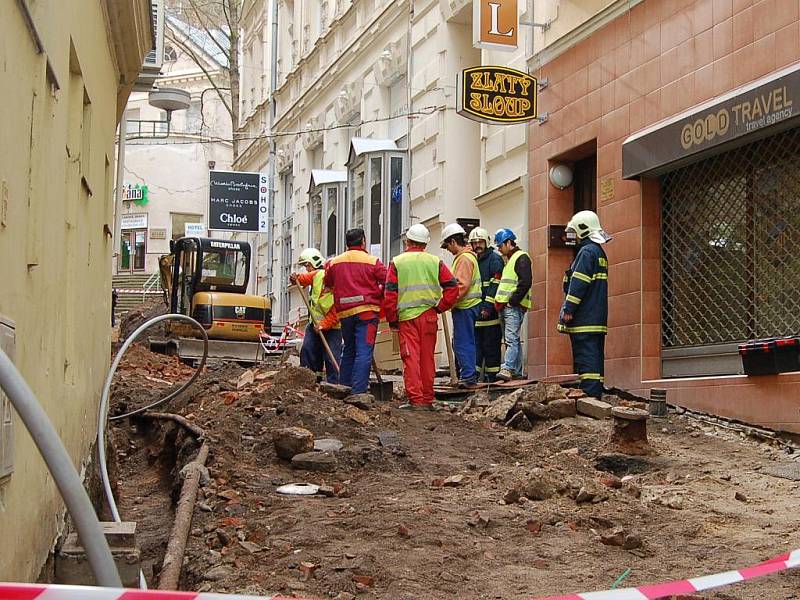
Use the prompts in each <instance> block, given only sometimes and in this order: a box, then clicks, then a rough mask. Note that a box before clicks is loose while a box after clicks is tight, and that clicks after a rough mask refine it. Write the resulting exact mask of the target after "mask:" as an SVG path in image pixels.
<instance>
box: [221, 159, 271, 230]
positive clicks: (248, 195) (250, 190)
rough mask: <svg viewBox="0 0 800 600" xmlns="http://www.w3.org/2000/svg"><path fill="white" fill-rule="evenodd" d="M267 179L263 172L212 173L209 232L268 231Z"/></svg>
mask: <svg viewBox="0 0 800 600" xmlns="http://www.w3.org/2000/svg"><path fill="white" fill-rule="evenodd" d="M267 181H268V178H267V176H266V175H262V174H261V173H246V172H242V171H211V172H210V185H209V207H208V229H209V230H214V231H242V232H252V233H258V232H266V231H267V210H268V207H267V199H268V194H269V185H268V184H267Z"/></svg>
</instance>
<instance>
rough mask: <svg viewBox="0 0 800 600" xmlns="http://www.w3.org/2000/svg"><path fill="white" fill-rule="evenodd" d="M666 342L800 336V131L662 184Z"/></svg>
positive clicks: (698, 343)
mask: <svg viewBox="0 0 800 600" xmlns="http://www.w3.org/2000/svg"><path fill="white" fill-rule="evenodd" d="M661 197H662V217H663V228H662V235H663V238H662V278H663V280H662V283H663V285H662V325H663V326H662V344H663V346H664V348H665V349H667V348H691V347H698V346H708V345H713V344H726V343H732V342H738V341H742V340H746V339H752V338H760V337H771V336H779V335H788V334H796V333H800V252H798V248H800V244H798V241H800V129H792V130H789V131H786V132H783V133H779V134H777V135H774V136H772V137H769V138H765V139H762V140H760V141H756V142H753V143H751V144H749V145H747V146H744V147H741V148H738V149H735V150H731V151H729V152H726V153H723V154H720V155H717V156H714V157H711V158H708V159H706V160H703V161H700V162H697V163H695V164H692V165H690V166H687V167H685V168H682V169H679V170H676V171H674V172H672V173H669V174H667V175H665V176H663V177H662V179H661Z"/></svg>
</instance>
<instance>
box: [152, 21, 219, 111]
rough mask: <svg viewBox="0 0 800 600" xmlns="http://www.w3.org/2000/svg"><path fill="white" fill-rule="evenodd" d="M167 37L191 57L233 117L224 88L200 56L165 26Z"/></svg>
mask: <svg viewBox="0 0 800 600" xmlns="http://www.w3.org/2000/svg"><path fill="white" fill-rule="evenodd" d="M167 38H168V39H169V41H170V42H172V43H173V44H176V45H178V46H179V47H180V48H181V49H182V50H183V51H184V52H186V53H187V54H188V55H189V56H191V57H192V62H194V63H195V64H196V65H197V66H198V67H199V68H200V70H201V71H203V75H205V76H206V79H208V82H209V83H210V84H211V86H212V87H213V88H214V90H215V91H216V92H217V95H218V96H219V98H220V100H221V101H222V104H223V106H225V110H226V111H228V114H229V115H230V116H231V119H233V117H234V115H233V110H232V108H231V106H230V103H229V101H228V99H227V98H226V97H225V94H224V93H223V91H222V90H223V89H224V88H220V86H218V85H217V83H216V82H215V81H214V76H213V75H212V74H211V73H210V72H209V71H208V69H207V68H206V67H205V65H204V64H203V61H202V60H201V59H200V57H198V56H197V54H196V53H195V51H194V50H193V49H192V48H191V47H190V46H189V45H188V44H186V43H185V42H184V41H183V40H182V39H180V38H179V37H178V36H177V35H176V34H175V32H174V31H173V30H172V28H169V27H168V28H167Z"/></svg>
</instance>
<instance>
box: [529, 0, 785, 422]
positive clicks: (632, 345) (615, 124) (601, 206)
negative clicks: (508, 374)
mask: <svg viewBox="0 0 800 600" xmlns="http://www.w3.org/2000/svg"><path fill="white" fill-rule="evenodd" d="M798 60H800V0H761V1H753V0H646V1H645V2H642V3H640V4H638V5H637V6H636V7H634V8H633V9H632V10H630V11H629V12H627V13H625V14H624V15H622V16H621V17H620V18H618V19H617V20H616V21H614V22H612V23H610V24H609V25H608V26H606V27H605V28H603V29H602V30H600V31H598V32H596V33H594V34H593V35H592V36H591V37H590V38H589V39H587V40H584V41H583V42H582V43H581V44H579V45H577V46H575V47H574V48H572V49H571V50H569V51H568V52H566V53H564V54H562V55H561V56H559V57H558V58H556V59H554V60H553V61H551V62H550V63H548V64H547V65H545V66H544V67H543V68H542V69H540V71H539V72H538V73H537V75H538V76H539V77H540V78H547V79H548V82H549V86H548V87H547V88H546V89H544V90H543V91H542V92H541V93H540V95H539V111H540V113H544V112H547V113H549V120H548V121H547V122H546V123H544V124H541V125H538V124H536V125H532V126H531V128H530V159H529V173H530V177H531V185H530V190H531V199H530V212H529V214H530V219H531V221H530V236H529V239H530V240H531V244H532V256H533V261H534V290H533V291H534V299H535V307H534V308H535V310H534V312H533V313H532V318H531V319H530V325H529V336H530V339H529V342H530V344H529V350H528V362H529V370H530V373H531V375H532V376H534V377H541V376H544V375H554V374H561V373H568V372H571V370H572V367H571V353H570V348H569V341H568V339H567V338H566V337H565V336H562V335H559V334H558V333H557V332H556V331H555V325H556V322H557V318H558V311H559V308H560V305H561V301H562V298H563V294H562V291H561V279H562V275H563V271H564V270H565V269H566V268H567V267H568V265H569V261H570V257H571V253H570V252H569V251H567V250H560V249H554V250H549V251H548V249H547V226H548V225H549V224H564V223H566V222H567V220H568V219H569V216H570V213H571V208H572V200H571V198H572V196H571V191H570V190H565V191H559V190H557V189H555V188H554V187H553V186H551V185H550V184H549V183H548V180H547V169H548V167H549V164H550V161H552V160H553V159H556V158H558V157H559V156H560V155H562V154H564V153H566V152H568V151H570V150H572V149H574V148H576V147H579V146H581V145H582V144H585V143H587V142H591V141H592V140H595V141H596V145H597V176H598V180H599V181H598V184H599V183H600V182H603V181H604V180H609V179H610V180H613V185H614V193H613V196H612V197H610V198H608V199H603V198H602V197H599V198H598V212H599V214H600V218H601V221H602V222H603V226H604V227H605V228H606V229H607V230H608V231H610V232H611V233H613V235H614V241H613V242H611V243H610V244H609V245H608V246H607V248H606V249H607V252H608V254H609V262H610V267H609V294H610V297H609V314H610V316H609V326H610V328H611V329H610V331H609V335H608V339H607V343H606V379H607V381H608V383H609V384H611V385H618V386H622V387H627V388H632V389H643V388H647V387H649V384H643V383H642V382H643V381H647V380H651V379H657V378H658V377H659V376H660V370H661V367H660V347H661V344H660V298H661V293H660V277H661V270H660V262H659V261H660V239H659V236H660V205H659V203H660V198H659V190H658V183H657V182H655V181H647V180H645V181H643V182H641V183H640V182H638V181H623V180H622V179H621V169H622V142H623V141H624V140H625V138H627V137H628V136H629V135H631V134H632V133H635V132H637V131H639V130H641V129H643V128H644V127H646V126H649V125H651V124H653V123H655V122H657V121H659V120H661V119H664V118H667V117H670V116H672V115H674V114H676V113H678V112H680V111H682V110H685V109H687V108H690V107H692V106H694V105H697V104H699V103H702V102H704V101H706V100H709V99H711V98H713V97H714V96H717V95H720V94H722V93H725V92H728V91H730V90H732V89H734V88H736V87H738V86H740V85H742V84H745V83H747V82H749V81H752V80H754V79H757V78H759V77H762V76H765V75H768V74H769V73H771V72H772V71H775V70H776V69H779V68H781V67H784V66H787V65H789V64H791V63H793V62H796V61H798ZM599 189H600V185H598V196H599ZM753 381H756V380H752V379H751V380H748V379H746V378H737V379H735V380H733V379H728V378H717V379H709V380H702V381H699V380H695V381H692V382H688V383H679V382H673V383H670V384H667V386H668V387H674V389H673V390H672V391H671V392H670V394H671V396H670V401H671V402H672V401H676V402H677V401H680V402H682V403H685V404H687V405H692V404H693V403H695V402H699V404H697V406H698V407H702V408H703V409H709V410H710V408H711V407H714V406H717V407H720V406H725V407H728V408H725V409H718V410H717V412H720V413H724V412H725V411H726V410H727V411H728V413H730V416H736V417H737V418H748V419H749V420H751V421H754V422H755V421H759V420H760V421H759V422H762V423H764V424H768V423H766V422H765V421H764V420H763V419H764V418H765V417H764V414H756V413H755V412H754V411H753V409H748V408H747V406H739V407H734V408H730V405H731V402H730V394H731V392H733V390H732V389H731V388H730V387H729V386H730V385H736V386H740V387H737V390H736V392H735V393H736V394H737V395H739V396H741V395H742V393H743V390H744V391H746V390H750V394H751V397H752V398H753V400H754V403H753V404H757V402H755V401H758V402H760V401H761V400H763V398H765V397H766V396H765V394H766V392H765V390H767V389H769V390H772V391H777V390H781V392H782V397H785V396H786V393H787V392H790V393H789V400H790V401H791V402H792V404H791V406H792V407H794V404H796V403H798V401H799V400H798V399H800V385H798V382H800V377H797V376H794V375H789V376H784V377H783V378H781V379H780V384H778V383H776V382H771V383H768V382H766V381H765V380H760V381H761V382H762V383H758V382H756V383H753ZM776 381H777V380H776ZM759 386H761V387H759ZM767 395H768V394H767ZM742 397H744V398H745V399H746V398H747V394H745V395H744V396H742ZM743 402H745V404H747V403H748V402H747V401H743ZM770 410H771V412H770V415H769V416H768V418H767V420H768V421H769V423H773V422H774V421H776V420H777V421H778V422H780V423H784V424H787V423H791V422H793V421H794V420H797V419H795V418H794V417H793V416H792V415H793V414H794V413H795V412H797V410H796V408H792V411H793V412H792V411H789V409H788V408H786V407H784V409H777V408H776V409H774V410H772V409H770ZM787 411H789V412H787ZM734 413H735V414H734ZM790 413H791V414H790ZM787 428H789V429H795V430H797V426H794V425H791V426H788V427H787Z"/></svg>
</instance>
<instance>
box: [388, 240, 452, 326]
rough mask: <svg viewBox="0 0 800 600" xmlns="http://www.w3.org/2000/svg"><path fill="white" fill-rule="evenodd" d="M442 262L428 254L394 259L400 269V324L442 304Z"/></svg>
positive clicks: (404, 255) (420, 253) (406, 255)
mask: <svg viewBox="0 0 800 600" xmlns="http://www.w3.org/2000/svg"><path fill="white" fill-rule="evenodd" d="M439 260H440V259H439V257H438V256H434V255H433V254H429V253H428V252H403V253H402V254H399V255H398V256H395V257H394V258H393V259H392V262H393V263H394V266H395V268H396V269H397V295H398V297H397V309H398V310H397V312H398V321H409V320H411V319H415V318H417V317H418V316H419V315H421V314H422V313H424V312H425V311H426V310H428V309H431V308H433V307H434V306H436V305H437V304H439V300H441V298H442V287H441V285H439Z"/></svg>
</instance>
